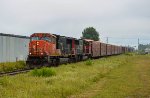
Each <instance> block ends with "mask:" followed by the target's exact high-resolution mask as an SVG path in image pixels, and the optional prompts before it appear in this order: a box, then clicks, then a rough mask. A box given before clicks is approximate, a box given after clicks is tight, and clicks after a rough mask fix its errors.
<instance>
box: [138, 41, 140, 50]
mask: <svg viewBox="0 0 150 98" xmlns="http://www.w3.org/2000/svg"><path fill="white" fill-rule="evenodd" d="M139 45H140V39H139V38H138V50H139Z"/></svg>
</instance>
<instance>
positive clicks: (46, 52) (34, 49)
mask: <svg viewBox="0 0 150 98" xmlns="http://www.w3.org/2000/svg"><path fill="white" fill-rule="evenodd" d="M30 38H31V39H30V43H29V55H28V58H27V62H26V63H27V64H28V65H32V64H33V65H40V64H45V63H48V64H49V63H51V59H50V58H55V57H57V56H58V55H59V54H58V50H57V49H56V36H54V35H52V34H49V33H34V34H32V35H31V36H30Z"/></svg>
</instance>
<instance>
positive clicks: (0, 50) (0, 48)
mask: <svg viewBox="0 0 150 98" xmlns="http://www.w3.org/2000/svg"><path fill="white" fill-rule="evenodd" d="M2 57H3V37H2V36H0V62H3V58H2Z"/></svg>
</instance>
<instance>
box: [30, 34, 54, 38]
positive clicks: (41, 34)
mask: <svg viewBox="0 0 150 98" xmlns="http://www.w3.org/2000/svg"><path fill="white" fill-rule="evenodd" d="M34 35H49V36H52V37H55V38H56V36H55V35H53V34H51V33H33V34H32V35H31V36H34Z"/></svg>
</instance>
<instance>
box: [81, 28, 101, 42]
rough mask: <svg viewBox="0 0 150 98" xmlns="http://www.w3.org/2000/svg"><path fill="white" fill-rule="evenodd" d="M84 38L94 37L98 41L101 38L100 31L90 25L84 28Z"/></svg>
mask: <svg viewBox="0 0 150 98" xmlns="http://www.w3.org/2000/svg"><path fill="white" fill-rule="evenodd" d="M82 38H83V39H92V40H94V41H98V40H99V33H98V32H97V31H96V29H95V28H93V27H88V28H86V29H84V31H83V32H82Z"/></svg>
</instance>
